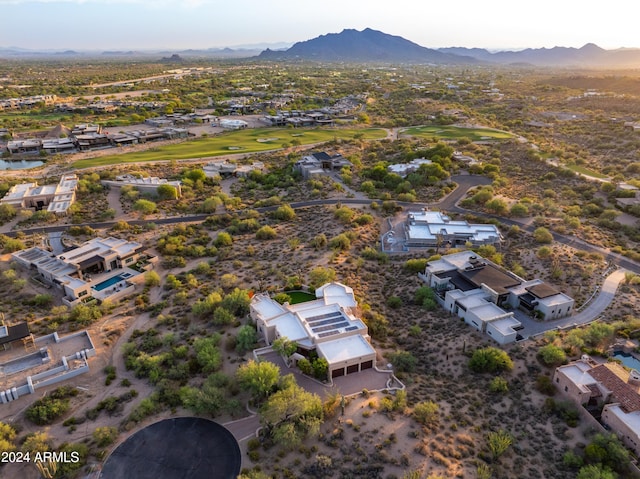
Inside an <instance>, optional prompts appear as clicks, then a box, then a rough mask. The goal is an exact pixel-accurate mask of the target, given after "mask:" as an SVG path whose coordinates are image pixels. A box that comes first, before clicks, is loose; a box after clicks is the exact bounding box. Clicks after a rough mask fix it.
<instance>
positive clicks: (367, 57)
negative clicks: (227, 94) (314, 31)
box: [259, 28, 477, 63]
mask: <svg viewBox="0 0 640 479" xmlns="http://www.w3.org/2000/svg"><path fill="white" fill-rule="evenodd" d="M259 58H262V59H274V60H276V59H298V60H315V61H330V62H334V61H337V62H343V61H347V62H385V63H397V62H399V63H476V62H477V61H476V60H475V59H473V58H470V57H466V58H465V57H461V56H457V55H453V54H449V53H443V52H439V51H437V50H432V49H430V48H425V47H422V46H420V45H418V44H416V43H413V42H411V41H409V40H407V39H405V38H402V37H399V36H394V35H389V34H387V33H383V32H380V31H378V30H373V29H372V28H365V29H364V30H362V31H358V30H355V29H352V28H345V29H344V30H342V31H341V32H340V33H328V34H326V35H320V36H319V37H316V38H313V39H311V40H306V41H302V42H297V43H296V44H294V45H293V46H292V47H291V48H289V49H288V50H285V51H278V52H274V51H273V50H269V49H267V50H265V51H263V52H262V53H261V54H260V56H259Z"/></svg>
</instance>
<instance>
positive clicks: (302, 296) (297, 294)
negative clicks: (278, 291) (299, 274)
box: [286, 291, 316, 304]
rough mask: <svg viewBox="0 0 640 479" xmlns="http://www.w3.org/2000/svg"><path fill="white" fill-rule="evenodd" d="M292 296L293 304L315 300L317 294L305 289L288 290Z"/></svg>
mask: <svg viewBox="0 0 640 479" xmlns="http://www.w3.org/2000/svg"><path fill="white" fill-rule="evenodd" d="M286 293H287V294H288V295H289V297H290V298H291V304H298V303H306V302H307V301H313V300H314V299H316V296H315V295H314V294H311V293H306V292H304V291H286Z"/></svg>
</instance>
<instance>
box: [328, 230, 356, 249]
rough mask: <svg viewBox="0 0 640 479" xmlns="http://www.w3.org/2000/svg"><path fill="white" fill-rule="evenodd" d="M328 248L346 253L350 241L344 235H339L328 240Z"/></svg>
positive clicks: (349, 246)
mask: <svg viewBox="0 0 640 479" xmlns="http://www.w3.org/2000/svg"><path fill="white" fill-rule="evenodd" d="M329 247H330V248H332V249H336V250H342V251H346V250H348V249H349V248H351V240H350V239H349V236H347V235H346V234H345V233H340V234H339V235H337V236H334V237H333V238H331V239H330V240H329Z"/></svg>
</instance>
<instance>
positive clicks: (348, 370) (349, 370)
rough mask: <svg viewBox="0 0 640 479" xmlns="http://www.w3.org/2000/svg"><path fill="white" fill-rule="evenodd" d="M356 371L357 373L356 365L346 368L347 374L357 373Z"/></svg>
mask: <svg viewBox="0 0 640 479" xmlns="http://www.w3.org/2000/svg"><path fill="white" fill-rule="evenodd" d="M358 371H359V369H358V365H357V364H353V365H351V366H347V374H353V373H357V372H358Z"/></svg>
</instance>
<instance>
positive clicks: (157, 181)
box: [101, 175, 182, 198]
mask: <svg viewBox="0 0 640 479" xmlns="http://www.w3.org/2000/svg"><path fill="white" fill-rule="evenodd" d="M101 183H102V184H103V185H106V186H114V187H116V188H119V187H122V186H133V187H135V188H136V189H137V190H139V191H140V192H141V193H147V194H150V195H154V196H155V195H157V194H158V187H159V186H162V185H169V186H173V187H174V188H175V189H176V194H177V196H178V198H180V197H181V196H182V183H181V182H180V181H178V180H176V181H170V180H167V179H165V178H158V177H157V176H147V177H144V178H140V177H137V176H133V175H120V176H116V179H115V180H102V181H101Z"/></svg>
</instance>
